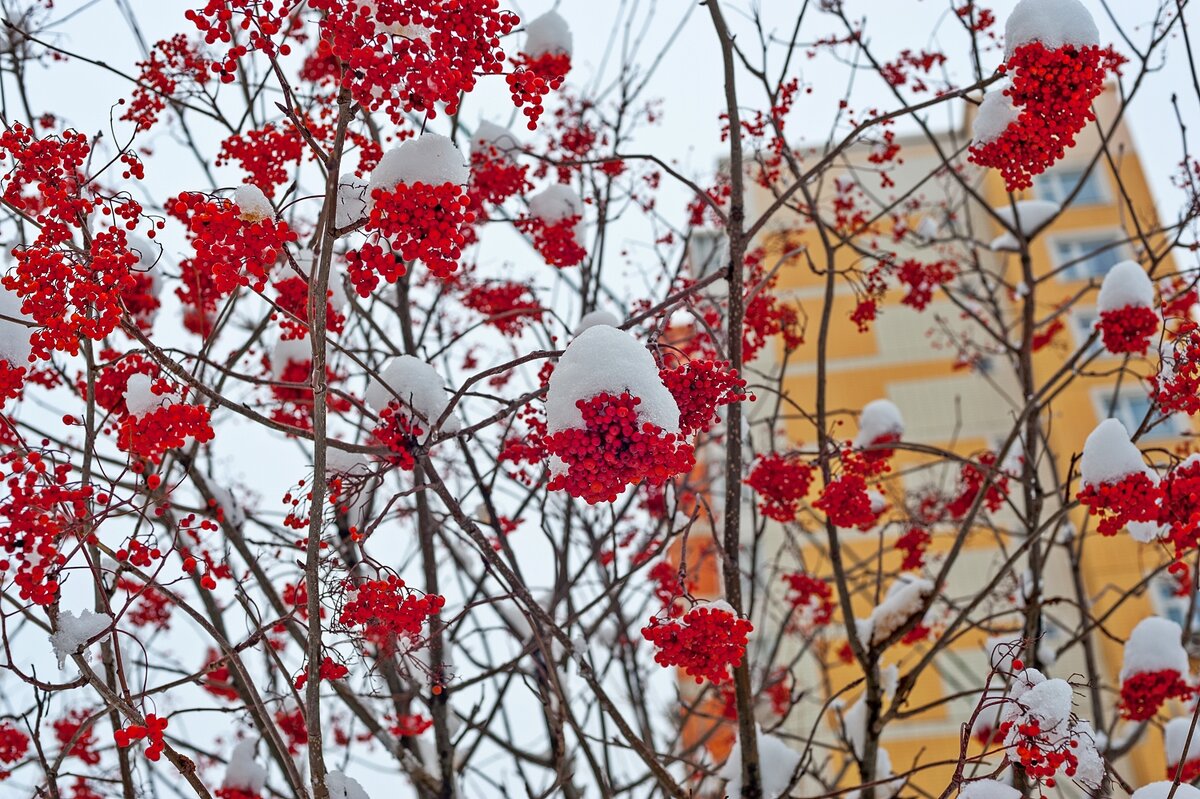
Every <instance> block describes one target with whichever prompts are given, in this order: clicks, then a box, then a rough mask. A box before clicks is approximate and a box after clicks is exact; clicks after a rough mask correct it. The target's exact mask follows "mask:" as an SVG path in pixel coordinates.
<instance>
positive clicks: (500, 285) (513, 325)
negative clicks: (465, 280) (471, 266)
mask: <svg viewBox="0 0 1200 799" xmlns="http://www.w3.org/2000/svg"><path fill="white" fill-rule="evenodd" d="M462 304H463V305H465V306H466V307H468V308H470V309H471V310H472V311H475V312H476V313H480V314H483V316H484V317H486V318H485V319H484V321H485V322H487V323H488V324H489V325H491V326H492V327H494V328H496V329H497V330H499V331H500V332H501V333H503V334H504V335H506V336H517V335H520V333H521V331H523V330H524V329H525V326H526V325H527V324H529V323H530V322H533V321H535V320H539V319H541V318H542V315H543V314H545V312H546V309H544V308H543V307H542V304H541V303H540V302H538V299H537V297H536V296H534V293H533V289H532V288H530V287H529V286H527V285H525V284H524V283H514V282H512V281H508V280H487V281H483V282H481V283H472V284H470V285H469V286H468V287H467V289H466V291H464V292H463V295H462Z"/></svg>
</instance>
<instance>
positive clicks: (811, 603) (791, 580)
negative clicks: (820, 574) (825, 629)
mask: <svg viewBox="0 0 1200 799" xmlns="http://www.w3.org/2000/svg"><path fill="white" fill-rule="evenodd" d="M783 581H784V582H785V583H787V585H788V597H787V599H788V602H789V603H790V604H791V606H792V607H793V608H795V609H797V610H803V611H804V612H805V613H807V614H808V620H809V621H810V622H811V623H812V624H814V625H818V626H821V625H825V624H828V623H829V621H830V620H831V619H832V618H833V589H832V588H831V587H830V586H829V583H827V582H825V581H824V580H821V579H819V578H817V577H813V576H812V575H811V574H806V573H805V572H796V573H794V574H785V575H783Z"/></svg>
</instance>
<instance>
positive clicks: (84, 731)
mask: <svg viewBox="0 0 1200 799" xmlns="http://www.w3.org/2000/svg"><path fill="white" fill-rule="evenodd" d="M91 716H92V714H91V713H89V712H88V711H87V710H84V709H83V708H76V709H75V710H72V711H71V712H70V713H68V714H67V715H66V716H63V717H62V718H61V719H56V720H55V721H54V723H53V724H52V725H51V726H53V727H54V737H55V738H57V739H58V742H59V743H60V744H62V745H63V746H66V745H68V744H70V747H71V748H70V749H68V750H67V754H68V755H69V756H71V757H77V758H79V760H80V761H81V762H83V763H85V764H86V765H89V766H94V765H96V764H97V763H99V762H100V753H99V752H97V751H96V750H95V746H96V739H95V732H96V728H95V726H94V725H92V724H90V723H88V722H89V721H90V720H91ZM85 724H87V726H86V727H85V726H84V725H85Z"/></svg>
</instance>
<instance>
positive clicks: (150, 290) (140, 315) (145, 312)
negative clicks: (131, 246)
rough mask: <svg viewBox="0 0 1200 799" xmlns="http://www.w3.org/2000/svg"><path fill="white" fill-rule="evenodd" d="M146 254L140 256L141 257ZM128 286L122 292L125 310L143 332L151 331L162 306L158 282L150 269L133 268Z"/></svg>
mask: <svg viewBox="0 0 1200 799" xmlns="http://www.w3.org/2000/svg"><path fill="white" fill-rule="evenodd" d="M141 257H144V256H139V258H141ZM129 277H130V281H129V283H128V286H127V288H126V289H125V291H124V292H122V294H121V302H122V303H124V305H125V310H126V311H127V312H128V313H129V315H130V316H131V317H133V321H134V324H136V325H137V326H138V327H139V328H140V329H141V330H142V331H143V332H149V331H150V327H151V326H152V325H153V324H154V315H155V314H156V313H157V312H158V309H159V308H160V307H162V303H161V302H160V301H159V299H158V283H157V281H156V280H155V276H154V275H153V274H152V273H151V272H150V271H148V270H147V271H142V270H139V269H133V270H132V271H131V272H130V274H129Z"/></svg>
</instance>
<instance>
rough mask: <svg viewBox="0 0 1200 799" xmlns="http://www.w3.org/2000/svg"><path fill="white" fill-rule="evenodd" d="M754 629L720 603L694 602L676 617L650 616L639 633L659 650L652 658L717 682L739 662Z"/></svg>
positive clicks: (698, 678)
mask: <svg viewBox="0 0 1200 799" xmlns="http://www.w3.org/2000/svg"><path fill="white" fill-rule="evenodd" d="M753 630H754V625H752V624H751V623H750V622H749V621H748V620H746V619H739V618H738V617H737V616H735V615H734V614H733V612H732V611H731V610H729V609H727V607H722V606H721V605H715V604H713V605H708V604H705V605H697V606H695V607H693V608H692V609H691V610H689V611H688V612H687V613H685V614H684V615H683V616H682V617H680V618H677V619H667V620H664V619H662V618H660V617H658V616H652V617H651V618H650V623H649V624H647V625H646V626H645V627H643V628H642V636H643V637H644V638H645V639H646V640H647V641H649V642H650V643H652V644H654V646H655V647H656V648H657V649H658V651H657V652H655V653H654V661H655V662H656V663H658V664H659V665H660V666H664V667H667V668H670V667H672V666H676V667H678V668H681V669H683V672H684V673H685V674H687V675H688V676H690V677H694V678H695V679H696V682H697V684H699V683H702V682H704V681H705V680H708V681H709V682H711V683H713V684H714V685H720V684H721V683H723V682H725V681H726V680H728V679H729V678H730V673H729V670H730V668H736V667H737V666H739V665H741V662H742V658H743V657H744V656H745V654H746V644H747V643H748V640H749V636H750V633H751V632H752V631H753Z"/></svg>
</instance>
